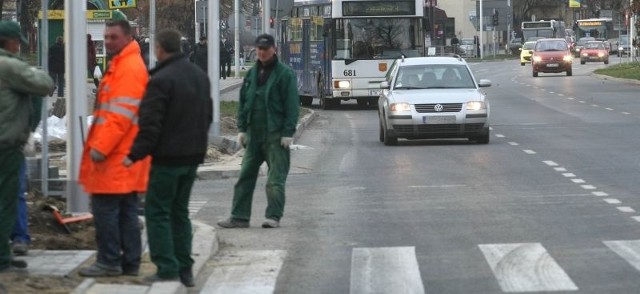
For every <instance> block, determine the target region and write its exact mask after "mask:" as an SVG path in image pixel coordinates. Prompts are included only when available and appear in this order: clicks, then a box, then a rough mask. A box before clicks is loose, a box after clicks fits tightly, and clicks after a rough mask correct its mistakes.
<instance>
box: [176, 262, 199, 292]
mask: <svg viewBox="0 0 640 294" xmlns="http://www.w3.org/2000/svg"><path fill="white" fill-rule="evenodd" d="M179 275H180V282H182V284H183V285H184V286H185V287H189V288H191V287H194V286H195V285H196V283H195V282H194V281H193V270H192V269H191V267H186V268H183V269H181V270H180V274H179Z"/></svg>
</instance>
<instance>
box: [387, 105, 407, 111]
mask: <svg viewBox="0 0 640 294" xmlns="http://www.w3.org/2000/svg"><path fill="white" fill-rule="evenodd" d="M389 111H391V112H409V111H411V104H409V103H391V105H390V106H389Z"/></svg>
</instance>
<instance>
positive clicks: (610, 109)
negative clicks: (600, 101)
mask: <svg viewBox="0 0 640 294" xmlns="http://www.w3.org/2000/svg"><path fill="white" fill-rule="evenodd" d="M605 109H606V110H609V111H612V110H613V108H609V107H607V108H605Z"/></svg>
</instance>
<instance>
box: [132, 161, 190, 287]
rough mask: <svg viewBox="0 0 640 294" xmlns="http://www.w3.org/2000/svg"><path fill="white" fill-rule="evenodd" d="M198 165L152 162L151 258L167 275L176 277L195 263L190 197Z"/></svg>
mask: <svg viewBox="0 0 640 294" xmlns="http://www.w3.org/2000/svg"><path fill="white" fill-rule="evenodd" d="M197 168H198V165H185V166H166V165H158V164H152V166H151V176H150V178H149V188H148V189H147V195H146V196H145V198H146V199H145V208H144V215H145V217H146V220H147V237H148V240H149V252H150V254H151V261H152V262H153V263H154V264H155V265H156V266H157V267H158V272H157V275H158V276H159V277H160V278H163V279H169V278H176V277H178V272H179V271H180V270H181V269H184V268H189V267H191V266H192V265H193V259H192V258H191V242H192V239H193V233H192V229H191V220H189V197H190V195H191V188H192V187H193V182H194V181H195V179H196V170H197Z"/></svg>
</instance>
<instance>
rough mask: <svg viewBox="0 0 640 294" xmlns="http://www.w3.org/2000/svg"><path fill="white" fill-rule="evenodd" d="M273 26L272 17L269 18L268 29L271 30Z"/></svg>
mask: <svg viewBox="0 0 640 294" xmlns="http://www.w3.org/2000/svg"><path fill="white" fill-rule="evenodd" d="M274 25H275V20H274V19H273V16H272V17H271V18H269V27H270V28H272V29H273V27H274Z"/></svg>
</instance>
